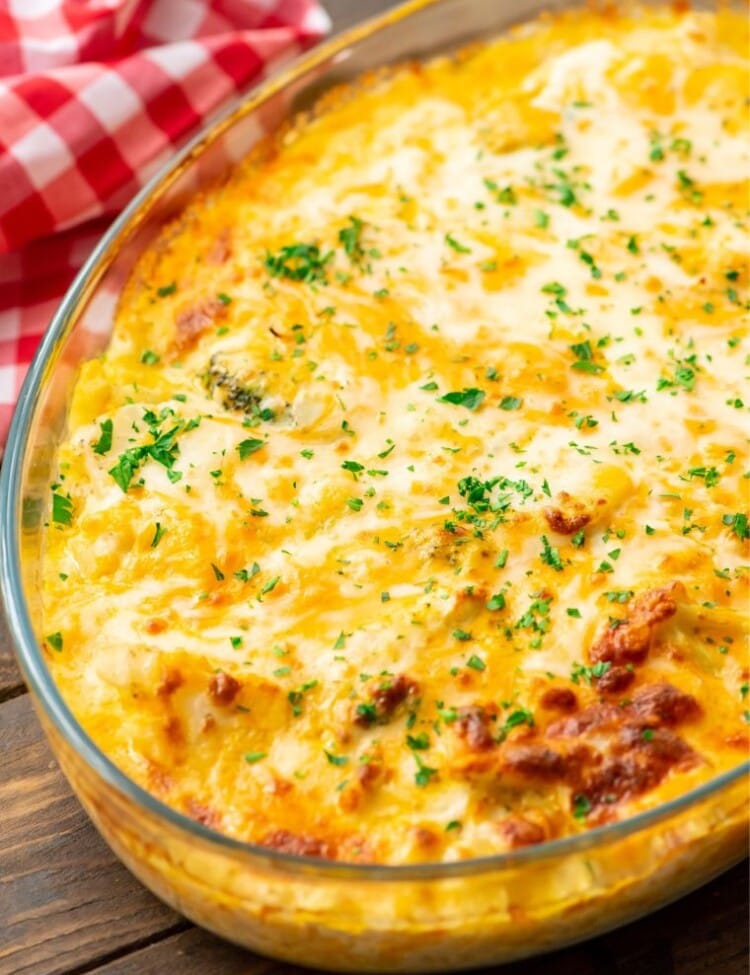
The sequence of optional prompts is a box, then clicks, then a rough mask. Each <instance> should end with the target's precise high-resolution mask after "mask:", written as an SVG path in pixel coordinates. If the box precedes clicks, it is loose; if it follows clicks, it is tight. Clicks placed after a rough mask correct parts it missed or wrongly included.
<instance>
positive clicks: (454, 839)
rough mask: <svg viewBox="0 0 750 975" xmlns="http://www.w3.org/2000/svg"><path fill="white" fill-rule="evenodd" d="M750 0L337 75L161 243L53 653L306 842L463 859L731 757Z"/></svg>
mask: <svg viewBox="0 0 750 975" xmlns="http://www.w3.org/2000/svg"><path fill="white" fill-rule="evenodd" d="M747 42H748V38H747V23H746V21H745V19H744V18H741V17H739V16H738V15H732V14H729V13H721V14H718V15H717V14H708V13H684V12H683V13H676V12H672V11H670V10H666V9H664V10H658V9H657V10H653V9H651V10H649V11H641V12H640V13H639V14H638V15H637V16H635V17H634V18H631V17H629V16H624V15H623V16H614V15H611V14H610V15H607V16H601V15H598V14H595V13H590V12H589V13H582V12H580V11H579V12H576V13H574V14H563V15H558V16H554V17H545V18H543V19H541V20H539V21H537V22H535V23H532V24H529V25H525V26H524V27H522V28H520V29H518V30H516V31H515V32H514V33H512V34H511V35H510V36H507V37H504V38H501V39H499V40H497V41H493V42H491V43H488V44H486V45H483V46H479V47H476V48H473V49H471V50H468V51H466V52H464V53H462V54H461V55H459V56H458V57H456V58H454V59H447V58H441V59H438V60H435V61H432V62H430V63H428V64H424V65H409V66H405V67H402V68H399V69H397V70H394V71H391V72H389V73H387V74H383V75H379V76H377V77H374V78H370V79H366V80H364V81H363V82H362V83H361V84H360V85H358V86H355V87H354V88H352V89H351V90H347V91H343V92H338V93H336V94H335V95H333V96H329V97H328V98H327V99H326V104H325V105H324V106H322V108H321V110H320V111H319V112H317V113H316V114H315V117H314V118H312V119H308V120H305V121H302V122H299V123H298V124H295V125H294V126H292V127H290V129H289V130H288V131H287V132H285V133H284V134H282V135H280V136H279V137H278V138H277V139H276V140H275V141H274V142H273V143H272V144H271V145H270V146H267V147H266V149H265V151H264V152H263V153H260V154H258V155H257V157H256V158H253V159H250V160H248V161H247V162H246V163H245V164H244V165H243V166H241V167H240V168H239V169H238V170H237V171H236V172H235V173H234V174H233V175H232V176H231V178H230V179H229V180H228V181H227V182H226V183H224V184H223V185H221V186H219V187H217V188H215V189H214V190H212V191H211V192H209V193H207V194H206V195H204V196H202V197H199V198H198V199H196V200H195V201H194V203H193V204H192V205H191V206H189V207H188V209H187V210H186V211H185V212H184V213H183V215H182V216H181V217H180V218H179V220H177V221H176V222H175V223H174V224H172V225H171V226H168V227H166V228H165V230H164V232H163V234H162V236H161V238H160V239H159V240H158V241H157V243H156V244H155V245H154V246H153V247H152V248H151V249H150V250H148V251H147V252H146V253H145V254H144V255H143V257H142V258H141V260H140V261H139V263H138V265H137V268H136V270H135V272H134V274H133V275H132V278H131V280H130V282H129V285H128V286H127V288H126V290H125V293H124V294H123V296H122V300H121V303H120V307H119V311H118V314H117V322H116V328H115V333H114V336H113V338H112V341H111V344H110V347H109V349H108V350H107V352H106V353H105V354H104V355H103V356H102V357H101V358H100V359H97V360H96V361H92V362H89V363H87V364H86V365H85V366H84V368H83V370H82V373H81V376H80V379H79V380H78V383H77V387H76V391H75V396H74V402H73V406H72V411H71V414H70V424H69V434H68V436H67V439H66V441H65V443H64V444H63V445H62V446H61V448H60V451H59V458H58V473H57V477H56V480H55V482H54V484H52V486H51V502H50V508H49V528H48V531H47V536H46V556H45V562H44V607H45V608H44V611H45V622H44V632H45V633H46V634H47V637H46V649H47V652H48V657H49V660H50V665H51V667H52V669H53V673H54V676H55V678H56V680H57V681H58V682H59V685H60V687H61V689H62V692H63V694H64V696H65V698H66V699H67V700H68V702H69V703H70V705H71V707H72V709H73V711H74V712H75V714H76V715H77V717H78V718H79V719H80V721H81V723H82V724H83V726H84V727H85V728H86V730H87V731H88V732H89V733H90V735H91V736H92V737H93V739H94V740H95V741H96V742H97V743H98V744H99V745H100V746H101V748H102V749H104V751H106V752H107V753H108V754H109V755H110V756H111V757H112V759H113V760H114V761H115V762H116V763H117V764H118V765H119V766H120V767H121V768H122V769H123V770H124V771H125V772H126V773H127V774H128V775H129V776H131V777H132V778H133V779H134V780H136V781H137V782H139V783H141V784H142V785H144V786H145V787H146V788H147V789H149V790H151V791H152V792H153V793H154V794H155V795H157V796H158V797H160V798H161V799H163V800H164V801H165V802H167V803H169V804H171V805H172V806H174V807H175V808H177V809H179V810H181V811H183V812H185V813H187V814H188V815H189V816H192V817H194V818H196V819H198V820H200V821H201V822H203V823H205V824H207V825H209V826H211V827H214V828H215V829H217V830H220V831H223V832H226V833H228V834H230V835H232V836H235V837H239V838H242V839H246V840H249V841H253V842H258V843H262V844H266V845H268V846H271V847H275V848H277V849H282V850H288V851H291V852H298V853H305V854H311V855H320V856H327V857H334V858H339V859H350V860H365V861H376V862H389V863H401V862H409V861H415V860H431V859H445V860H452V859H460V858H466V857H472V856H479V855H485V854H488V853H492V852H494V851H501V850H504V849H508V848H510V847H517V846H521V845H526V844H530V843H538V842H541V841H544V840H546V839H549V838H552V837H558V836H562V835H566V834H570V833H573V832H577V831H580V830H584V829H587V828H589V827H590V826H592V825H596V824H600V823H602V822H605V821H610V820H615V819H619V818H624V817H627V816H631V815H633V814H634V813H636V812H638V811H639V810H642V809H645V808H648V807H652V806H654V805H657V804H659V803H663V802H665V801H667V800H669V799H670V798H672V797H674V796H676V795H679V794H681V793H683V792H685V791H686V790H688V789H691V788H693V787H694V786H696V785H698V784H699V783H700V782H703V781H705V780H708V779H710V778H711V777H713V776H715V775H716V774H717V773H719V772H720V771H722V770H724V769H727V768H729V767H731V766H733V765H736V764H737V763H738V762H739V761H740V760H741V759H742V758H743V757H744V755H745V754H746V748H747V721H748V710H747V708H748V707H750V703H748V701H746V700H745V698H746V695H747V693H748V676H749V674H748V664H747V656H746V653H747V645H746V636H747V606H748V603H747V600H748V591H747V579H748V575H747V556H748V519H747V500H748V484H749V482H748V476H749V474H748V467H749V465H748V449H747V448H748V443H747V440H748V437H747V431H748V427H747V412H748V410H747V406H746V402H747V397H748V392H747V386H745V385H743V384H744V382H745V381H746V378H747V361H748V353H750V346H749V345H748V330H747V324H748V323H747V309H748V287H747V286H748V269H747V224H746V219H747V210H746V208H747V203H748V196H747V194H748V187H747V174H748V159H749V157H750V151H749V149H748V118H747V110H746V99H745V95H746V82H747V71H748V65H747V60H746V51H747Z"/></svg>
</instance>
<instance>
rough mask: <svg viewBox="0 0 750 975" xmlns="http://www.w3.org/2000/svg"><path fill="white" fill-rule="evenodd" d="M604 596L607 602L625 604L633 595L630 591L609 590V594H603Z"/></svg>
mask: <svg viewBox="0 0 750 975" xmlns="http://www.w3.org/2000/svg"><path fill="white" fill-rule="evenodd" d="M604 595H605V596H606V598H607V602H610V603H627V602H629V601H630V600H631V599H632V598H633V596H634V595H635V593H634V592H633V590H632V589H611V590H610V591H609V592H605V593H604Z"/></svg>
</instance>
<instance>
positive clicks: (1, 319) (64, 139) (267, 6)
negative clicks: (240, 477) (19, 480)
mask: <svg viewBox="0 0 750 975" xmlns="http://www.w3.org/2000/svg"><path fill="white" fill-rule="evenodd" d="M328 26H329V23H328V18H327V16H326V14H325V13H324V11H323V10H322V9H321V7H319V6H318V4H317V3H316V2H315V0H0V457H1V456H2V448H3V444H4V443H5V438H6V435H7V431H8V425H9V423H10V417H11V414H12V412H13V406H14V404H15V401H16V397H17V395H18V392H19V389H20V386H21V382H22V380H23V377H24V374H25V373H26V369H27V367H28V365H29V362H30V361H31V358H32V356H33V354H34V351H35V349H36V346H37V343H38V341H39V339H40V337H41V335H42V333H43V332H44V329H45V328H46V326H47V324H48V322H49V320H50V317H51V315H52V313H53V311H54V310H55V306H56V305H57V303H58V302H59V300H60V298H61V297H62V295H63V294H64V292H65V290H66V288H67V287H68V285H69V284H70V282H71V280H72V279H73V277H74V275H75V273H76V271H77V270H78V269H79V268H80V266H81V264H82V263H83V262H84V260H85V259H86V257H87V256H88V254H89V253H90V251H91V249H92V247H93V246H94V244H95V243H96V241H97V239H98V238H99V237H100V236H101V234H102V231H103V230H104V229H105V228H106V226H107V225H108V223H109V222H110V220H111V219H112V217H113V216H114V215H115V214H116V213H117V212H118V210H120V209H121V208H122V207H123V206H124V205H125V204H126V203H127V202H128V200H130V199H131V197H132V196H133V194H134V193H135V192H136V191H137V190H138V189H139V188H140V187H141V186H143V184H144V183H145V182H146V181H147V180H148V178H149V177H150V176H151V175H152V174H153V173H154V172H155V171H156V169H158V167H159V166H160V165H162V163H164V161H165V160H166V159H168V158H169V156H170V154H171V153H173V152H174V149H175V147H176V146H178V145H180V144H181V143H182V142H184V141H185V139H186V138H187V137H188V136H190V135H192V134H194V132H195V131H196V129H198V128H199V127H200V125H201V123H202V122H203V121H204V120H205V119H206V118H207V117H209V116H210V115H211V114H212V113H213V112H214V111H215V110H216V109H218V108H219V107H220V106H221V105H222V104H223V103H225V102H226V101H227V100H229V99H231V98H232V96H234V95H236V94H237V93H238V92H241V91H242V90H243V89H245V88H247V87H248V86H249V84H250V83H252V82H254V81H256V80H258V79H259V78H261V77H263V75H264V74H265V73H267V72H268V71H269V70H270V69H271V68H272V67H273V66H274V65H275V64H278V62H279V61H280V60H281V59H285V58H288V57H289V55H290V54H294V53H296V52H298V51H300V50H302V49H303V48H305V47H307V46H309V45H310V44H311V43H313V42H314V41H315V40H317V39H318V38H319V37H320V36H321V35H322V34H323V33H324V32H325V31H326V30H327V28H328Z"/></svg>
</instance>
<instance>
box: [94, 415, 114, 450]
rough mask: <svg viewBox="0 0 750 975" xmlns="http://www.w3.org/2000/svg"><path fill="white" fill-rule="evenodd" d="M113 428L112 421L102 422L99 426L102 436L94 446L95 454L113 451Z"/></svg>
mask: <svg viewBox="0 0 750 975" xmlns="http://www.w3.org/2000/svg"><path fill="white" fill-rule="evenodd" d="M112 427H113V424H112V421H111V420H102V422H101V423H100V424H99V429H100V430H101V435H100V437H99V439H98V440H97V441H96V443H95V444H94V453H95V454H106V453H109V451H110V450H111V449H112Z"/></svg>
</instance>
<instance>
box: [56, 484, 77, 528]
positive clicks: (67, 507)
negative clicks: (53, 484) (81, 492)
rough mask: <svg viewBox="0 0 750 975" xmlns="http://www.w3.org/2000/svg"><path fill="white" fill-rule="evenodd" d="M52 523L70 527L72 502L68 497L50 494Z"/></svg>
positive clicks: (57, 493)
mask: <svg viewBox="0 0 750 975" xmlns="http://www.w3.org/2000/svg"><path fill="white" fill-rule="evenodd" d="M52 521H54V522H55V523H56V524H58V525H70V524H71V523H72V521H73V502H72V501H71V500H70V496H69V495H66V494H60V493H59V492H58V491H53V492H52Z"/></svg>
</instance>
